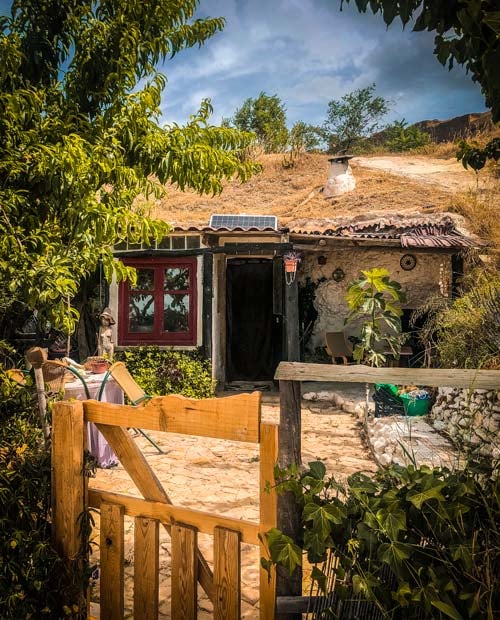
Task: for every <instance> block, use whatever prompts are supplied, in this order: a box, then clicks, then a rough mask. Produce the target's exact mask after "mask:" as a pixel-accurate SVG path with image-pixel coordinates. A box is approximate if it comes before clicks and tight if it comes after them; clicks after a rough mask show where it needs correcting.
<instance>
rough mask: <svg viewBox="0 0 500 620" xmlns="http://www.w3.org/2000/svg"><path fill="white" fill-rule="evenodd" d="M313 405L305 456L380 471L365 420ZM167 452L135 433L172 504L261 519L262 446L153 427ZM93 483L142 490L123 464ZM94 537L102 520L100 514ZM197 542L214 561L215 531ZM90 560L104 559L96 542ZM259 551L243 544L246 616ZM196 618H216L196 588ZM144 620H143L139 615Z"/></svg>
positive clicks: (338, 470)
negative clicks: (363, 431) (363, 434)
mask: <svg viewBox="0 0 500 620" xmlns="http://www.w3.org/2000/svg"><path fill="white" fill-rule="evenodd" d="M315 411H316V412H315V413H312V412H311V411H310V410H309V408H303V411H302V460H303V462H304V463H305V464H307V463H308V462H309V461H312V460H317V459H322V460H323V461H324V462H325V465H326V467H327V471H328V472H329V473H335V474H336V475H337V477H339V478H345V477H347V476H348V475H350V474H352V473H354V472H355V471H361V470H363V471H366V472H373V471H375V469H376V466H375V463H374V461H373V460H372V457H371V453H370V451H369V450H368V448H367V447H366V446H365V445H364V444H363V443H362V441H361V425H360V424H359V423H358V421H357V420H356V418H355V417H354V416H353V415H351V414H349V413H345V412H343V411H341V410H334V409H331V408H325V409H316V410H315ZM263 418H264V420H266V421H269V422H278V420H279V406H278V405H277V404H267V405H264V407H263ZM151 435H152V436H153V438H154V439H155V440H156V441H157V442H158V443H159V444H160V446H161V447H162V448H163V449H164V450H165V451H166V454H159V453H158V452H157V451H156V450H155V449H154V448H153V447H152V446H151V445H150V444H149V443H147V441H146V440H144V439H143V438H142V437H138V438H137V439H136V441H137V443H138V445H139V446H140V447H141V449H142V451H143V453H144V455H145V456H146V459H147V460H148V462H149V463H150V464H151V466H152V468H153V469H154V471H155V473H156V474H157V476H158V477H159V479H160V480H161V482H162V484H163V485H164V487H165V490H166V491H167V493H168V494H169V495H170V497H171V499H172V501H173V503H174V504H179V505H182V506H186V507H191V508H197V509H200V510H208V511H211V512H214V513H219V514H223V515H227V516H233V517H236V518H242V519H249V520H255V521H257V520H258V513H259V506H258V498H259V493H258V461H257V458H258V447H257V446H255V445H251V444H238V443H234V442H228V441H221V440H211V439H207V438H195V437H187V436H181V435H172V434H166V433H151ZM90 486H91V487H92V486H95V487H98V488H101V489H105V490H110V491H114V492H120V493H129V494H131V495H136V496H139V493H138V491H137V490H136V488H135V486H134V484H133V482H132V481H131V479H130V478H129V476H128V474H127V473H126V472H125V471H124V470H123V468H122V467H121V466H119V467H117V468H114V469H110V470H103V469H99V470H98V471H97V476H96V478H95V479H92V480H91V481H90ZM96 525H97V529H96V535H97V534H98V525H99V519H98V515H97V519H96ZM199 546H200V548H201V550H202V553H203V554H204V555H205V557H206V558H207V560H208V561H209V562H212V558H213V555H212V548H211V537H208V536H205V535H200V536H199ZM133 559H134V558H133V525H132V520H131V519H126V523H125V590H126V593H125V605H126V615H125V617H126V618H132V617H133V615H132V604H133V603H132V580H133ZM92 561H94V562H97V563H98V561H99V550H98V549H97V548H96V551H95V553H94V554H93V557H92ZM258 577H259V550H258V548H257V547H254V546H252V545H247V544H242V571H241V578H242V606H241V617H242V618H245V619H248V620H250V619H254V618H255V619H256V618H258ZM92 600H93V601H94V604H93V605H92V610H91V611H92V613H93V614H94V615H95V616H98V605H97V603H98V588H97V587H95V588H94V590H93V593H92ZM199 600H200V604H199V606H200V609H199V615H198V617H199V619H200V620H206V619H208V618H211V617H212V615H211V609H212V606H211V603H210V601H209V600H208V599H207V597H206V596H204V593H203V591H202V590H201V588H199ZM160 618H162V619H167V618H170V540H169V537H168V535H167V533H166V532H165V531H164V529H163V528H160ZM136 620H139V619H136Z"/></svg>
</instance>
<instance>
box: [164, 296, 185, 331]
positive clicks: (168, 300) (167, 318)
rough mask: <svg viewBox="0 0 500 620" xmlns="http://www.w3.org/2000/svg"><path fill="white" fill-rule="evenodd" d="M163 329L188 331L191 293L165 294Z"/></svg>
mask: <svg viewBox="0 0 500 620" xmlns="http://www.w3.org/2000/svg"><path fill="white" fill-rule="evenodd" d="M163 308H164V312H163V330H164V331H166V332H187V331H188V327H189V325H188V324H189V295H182V294H181V295H169V294H166V295H164V296H163Z"/></svg>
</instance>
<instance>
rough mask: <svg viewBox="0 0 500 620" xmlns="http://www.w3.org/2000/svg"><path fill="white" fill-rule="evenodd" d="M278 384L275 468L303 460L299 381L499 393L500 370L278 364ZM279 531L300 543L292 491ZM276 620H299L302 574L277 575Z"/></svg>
mask: <svg viewBox="0 0 500 620" xmlns="http://www.w3.org/2000/svg"><path fill="white" fill-rule="evenodd" d="M274 378H275V379H277V380H278V381H279V386H280V441H279V459H278V460H279V464H280V466H281V467H283V468H285V467H290V466H292V465H295V466H297V467H300V466H301V465H302V461H301V450H302V445H301V382H302V381H321V382H333V383H335V382H346V383H395V384H399V385H412V384H416V385H421V386H432V387H439V386H443V387H457V388H469V389H471V390H472V389H485V390H499V389H500V371H499V370H475V369H467V370H464V369H458V368H457V369H449V368H394V367H392V368H372V367H371V366H364V365H361V364H360V365H352V366H344V365H340V364H339V365H336V364H305V363H301V362H281V364H280V365H279V366H278V368H277V370H276V374H275V376H274ZM278 529H280V530H281V531H282V532H284V533H285V534H287V535H288V536H290V537H291V538H292V539H295V540H298V537H299V535H300V532H301V517H300V510H299V508H298V507H297V504H296V502H295V498H294V496H293V494H292V493H285V494H282V495H280V496H279V497H278ZM276 594H277V604H276V611H277V615H276V618H277V620H285V619H286V620H301V618H302V614H301V612H302V611H305V607H304V604H305V605H306V606H307V600H305V599H304V598H303V597H301V594H302V574H301V571H300V569H297V570H296V571H295V573H294V574H293V575H288V574H287V573H286V572H284V571H279V573H278V579H277V586H276Z"/></svg>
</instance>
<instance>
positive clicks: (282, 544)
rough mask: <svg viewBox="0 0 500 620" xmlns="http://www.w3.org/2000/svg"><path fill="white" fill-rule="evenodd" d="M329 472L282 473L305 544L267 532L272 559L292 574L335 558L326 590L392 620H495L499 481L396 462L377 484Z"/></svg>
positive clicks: (316, 573)
mask: <svg viewBox="0 0 500 620" xmlns="http://www.w3.org/2000/svg"><path fill="white" fill-rule="evenodd" d="M325 474H326V469H325V466H324V464H323V463H321V462H312V463H309V468H308V469H306V470H305V471H302V472H298V471H297V470H295V471H293V470H288V471H282V470H280V469H279V468H277V470H276V473H275V475H276V479H277V480H278V490H279V491H280V492H285V491H291V492H293V493H294V495H295V498H296V501H297V504H298V507H299V510H300V511H301V515H302V531H301V536H300V539H299V540H291V539H290V538H289V537H287V536H284V535H283V534H282V533H281V532H280V531H279V530H276V529H273V530H271V531H270V532H269V533H268V535H267V540H268V545H269V548H270V555H271V561H272V562H274V563H279V564H281V565H283V566H285V567H286V568H287V569H288V570H289V571H290V572H293V570H294V568H295V567H296V566H297V565H298V564H300V563H301V558H302V553H303V552H305V553H306V554H307V558H308V560H309V562H312V563H318V562H324V561H325V560H326V559H327V558H328V556H329V555H330V554H333V555H334V556H335V558H337V559H338V564H337V565H335V564H334V565H333V566H332V567H331V572H327V570H326V568H327V567H328V566H331V563H325V564H323V568H321V564H320V565H319V566H315V567H314V569H313V573H312V578H313V579H314V580H315V581H316V582H317V583H318V587H319V589H320V590H326V591H327V592H328V591H329V589H330V588H332V589H333V587H335V591H336V592H337V594H338V596H339V597H340V600H341V601H342V600H343V599H345V598H346V597H347V596H348V595H349V594H350V593H351V592H354V594H359V595H361V596H362V597H363V598H366V599H367V600H369V601H372V603H373V605H374V609H377V611H378V612H381V613H382V616H383V617H384V618H390V619H393V620H403V619H404V620H408V619H411V618H426V619H427V618H429V619H431V618H443V619H444V618H453V619H454V620H461V619H464V620H465V619H466V618H478V619H479V618H489V619H491V620H493V618H494V617H496V615H495V614H496V613H498V610H499V609H500V590H499V588H498V585H499V584H498V565H499V562H500V531H499V528H498V524H499V522H500V481H499V479H498V477H494V476H489V475H484V472H483V473H481V472H477V471H474V470H473V469H466V470H464V471H450V470H448V469H445V468H434V469H431V468H430V467H427V466H422V467H420V468H419V469H416V468H415V467H414V466H409V467H408V468H403V467H400V466H398V465H394V466H392V467H391V468H390V469H387V470H381V471H379V472H378V474H376V475H375V477H374V478H373V479H371V478H369V477H367V476H365V475H364V474H362V473H360V472H358V473H355V474H353V475H352V476H351V477H350V478H349V479H348V481H347V484H346V485H345V486H343V485H341V484H339V483H338V482H337V481H336V480H335V478H334V477H326V475H325ZM263 564H264V565H268V564H269V563H268V562H267V563H266V560H263ZM334 578H335V579H336V583H335V585H333V582H334ZM331 612H332V614H333V615H332V617H337V616H335V615H334V614H335V610H331ZM422 614H423V615H422Z"/></svg>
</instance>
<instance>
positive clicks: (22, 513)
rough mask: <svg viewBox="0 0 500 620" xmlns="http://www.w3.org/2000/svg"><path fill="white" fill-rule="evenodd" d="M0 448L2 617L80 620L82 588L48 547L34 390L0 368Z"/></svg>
mask: <svg viewBox="0 0 500 620" xmlns="http://www.w3.org/2000/svg"><path fill="white" fill-rule="evenodd" d="M0 446H1V447H0V617H1V618H3V619H5V620H19V619H21V618H36V619H43V618H50V619H58V618H75V619H76V618H81V617H82V613H81V609H82V596H83V593H84V592H85V583H83V582H82V580H81V576H80V573H79V571H78V570H73V568H74V566H72V565H71V564H70V565H68V564H66V563H65V562H63V560H62V559H61V558H60V556H59V555H58V553H57V552H56V550H55V549H54V548H53V547H52V545H51V464H50V454H49V453H47V451H46V450H45V448H44V442H43V436H42V432H41V430H40V429H39V428H38V426H37V414H36V411H35V405H34V403H33V398H32V391H31V389H30V388H29V386H28V387H26V388H25V387H20V386H19V384H17V383H15V382H13V381H11V380H10V379H9V377H8V375H6V373H5V371H4V370H3V368H0ZM85 575H86V573H85ZM85 578H86V577H85Z"/></svg>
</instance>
